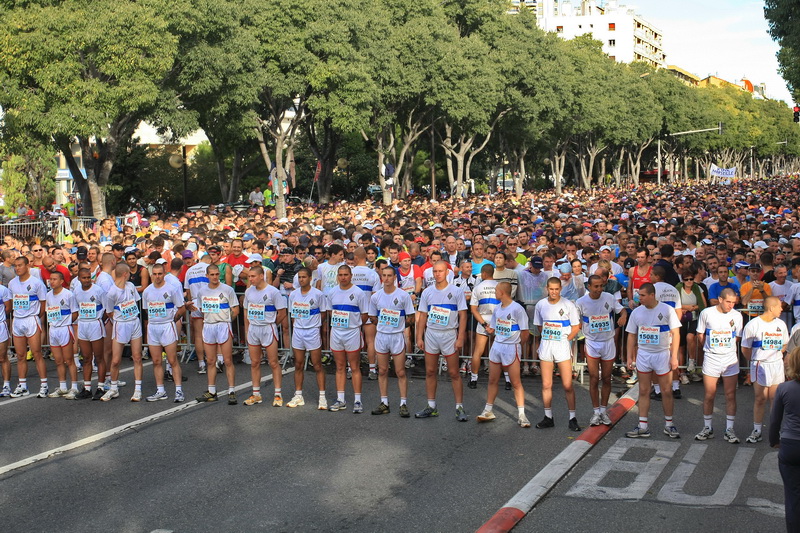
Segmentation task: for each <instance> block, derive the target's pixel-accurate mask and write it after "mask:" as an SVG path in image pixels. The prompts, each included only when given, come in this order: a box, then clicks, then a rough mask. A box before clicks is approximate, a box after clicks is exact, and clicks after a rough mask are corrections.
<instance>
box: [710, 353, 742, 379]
mask: <svg viewBox="0 0 800 533" xmlns="http://www.w3.org/2000/svg"><path fill="white" fill-rule="evenodd" d="M703 374H705V375H706V376H711V377H712V378H725V377H728V376H736V375H738V374H739V358H738V357H736V353H735V352H734V353H732V354H728V355H713V354H708V353H707V354H705V356H704V357H703Z"/></svg>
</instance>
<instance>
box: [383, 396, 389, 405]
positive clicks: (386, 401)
mask: <svg viewBox="0 0 800 533" xmlns="http://www.w3.org/2000/svg"><path fill="white" fill-rule="evenodd" d="M381 403H382V404H383V405H389V397H388V396H381Z"/></svg>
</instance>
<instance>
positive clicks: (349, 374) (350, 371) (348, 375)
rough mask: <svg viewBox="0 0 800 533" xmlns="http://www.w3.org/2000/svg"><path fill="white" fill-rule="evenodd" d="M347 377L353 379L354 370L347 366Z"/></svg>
mask: <svg viewBox="0 0 800 533" xmlns="http://www.w3.org/2000/svg"><path fill="white" fill-rule="evenodd" d="M347 379H353V371H352V370H350V367H349V366H348V367H347Z"/></svg>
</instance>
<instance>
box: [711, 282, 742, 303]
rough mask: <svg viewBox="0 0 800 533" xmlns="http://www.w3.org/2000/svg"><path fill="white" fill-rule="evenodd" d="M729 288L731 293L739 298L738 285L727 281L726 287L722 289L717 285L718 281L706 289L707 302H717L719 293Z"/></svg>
mask: <svg viewBox="0 0 800 533" xmlns="http://www.w3.org/2000/svg"><path fill="white" fill-rule="evenodd" d="M727 288H731V289H733V292H735V293H736V296H739V284H738V283H736V282H735V281H729V282H728V284H727V285H725V286H724V287H723V286H722V285H720V284H719V281H718V282H716V283H713V284H712V285H711V287H709V288H708V299H709V300H719V293H720V292H722V289H727Z"/></svg>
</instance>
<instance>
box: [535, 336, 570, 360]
mask: <svg viewBox="0 0 800 533" xmlns="http://www.w3.org/2000/svg"><path fill="white" fill-rule="evenodd" d="M538 353H539V360H540V361H547V362H550V363H563V362H564V361H569V360H570V359H572V349H571V347H570V344H569V342H567V341H544V340H543V341H542V342H541V343H540V344H539V351H538Z"/></svg>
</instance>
